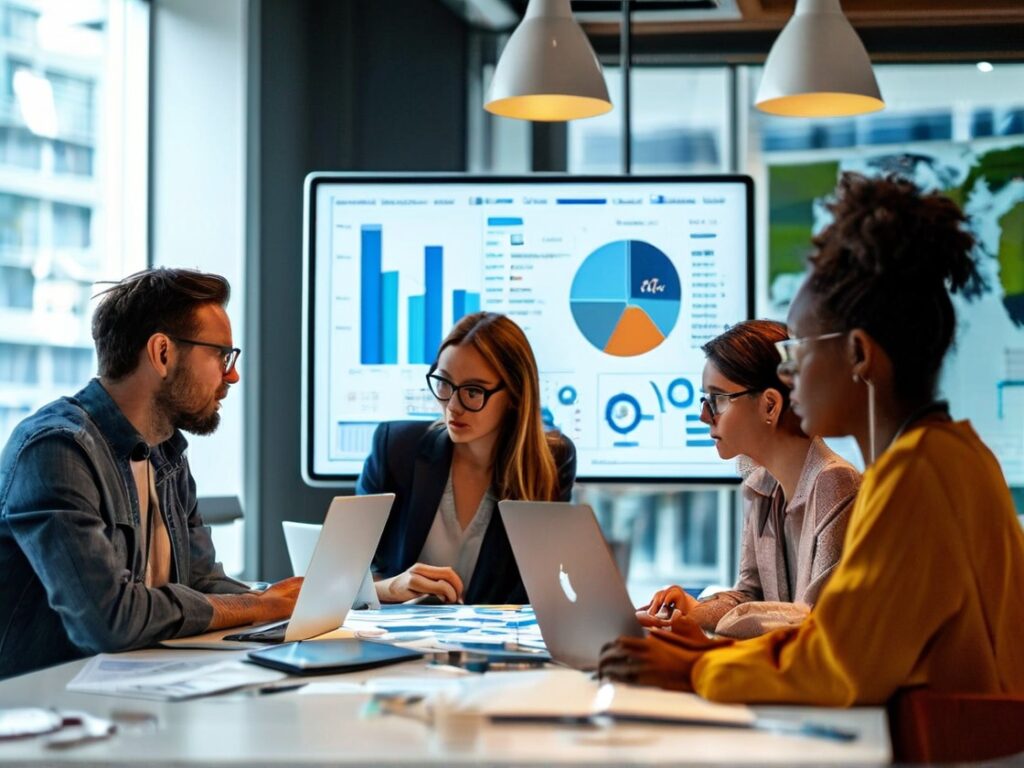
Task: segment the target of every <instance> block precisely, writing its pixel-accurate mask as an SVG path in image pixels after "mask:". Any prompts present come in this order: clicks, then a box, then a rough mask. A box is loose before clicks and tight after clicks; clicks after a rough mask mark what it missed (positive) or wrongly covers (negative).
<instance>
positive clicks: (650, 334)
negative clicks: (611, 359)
mask: <svg viewBox="0 0 1024 768" xmlns="http://www.w3.org/2000/svg"><path fill="white" fill-rule="evenodd" d="M681 298H682V288H681V285H680V282H679V273H678V272H677V271H676V269H675V267H674V266H673V265H672V261H671V260H670V259H669V258H668V256H666V255H665V253H664V252H663V251H661V250H660V249H658V248H656V247H655V246H653V245H651V244H650V243H648V242H645V241H643V240H617V241H615V242H611V243H606V244H605V245H602V246H601V247H600V248H598V249H597V250H595V251H593V252H592V253H591V254H590V255H589V256H587V258H586V259H584V261H583V263H582V264H581V265H580V267H579V269H578V270H577V271H576V276H575V277H574V278H573V283H572V288H571V290H570V295H569V304H570V308H571V310H572V315H573V319H574V320H575V321H576V326H577V328H579V330H580V333H582V334H583V337H584V338H585V339H586V340H587V341H588V342H590V344H591V345H593V346H594V347H596V348H597V349H599V350H601V351H602V352H605V353H607V354H611V355H616V356H621V357H630V356H634V355H641V354H644V353H645V352H649V351H651V350H652V349H654V348H656V347H657V346H658V345H660V344H661V342H663V341H664V340H665V339H666V338H667V337H668V335H669V334H670V333H672V330H673V329H674V328H675V324H676V321H677V320H678V319H679V310H680V307H681Z"/></svg>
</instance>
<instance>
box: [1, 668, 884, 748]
mask: <svg viewBox="0 0 1024 768" xmlns="http://www.w3.org/2000/svg"><path fill="white" fill-rule="evenodd" d="M168 653H174V654H181V656H180V658H182V659H203V658H206V657H209V656H210V654H217V655H218V657H219V658H223V657H225V656H226V655H233V656H234V655H237V656H238V657H239V658H241V656H242V655H243V654H244V652H231V653H230V654H225V652H217V651H203V650H175V651H168V650H167V649H148V650H143V651H133V652H130V653H127V654H118V658H122V657H123V658H125V659H146V658H148V656H147V655H150V656H152V655H155V654H162V655H163V656H166V655H167V654H168ZM87 661H88V660H81V661H75V662H70V663H67V664H63V665H59V666H56V667H51V668H49V669H45V670H41V671H37V672H33V673H30V674H26V675H21V676H19V677H15V678H11V679H8V680H6V681H3V682H0V708H6V707H22V706H41V707H52V708H55V709H58V710H78V711H85V712H87V713H89V714H92V715H94V716H97V717H102V718H110V719H112V720H113V721H114V722H115V723H116V724H117V731H116V732H115V733H114V734H113V735H112V736H110V737H109V738H105V739H103V740H99V741H93V742H85V743H77V744H73V745H71V746H67V747H64V748H55V747H53V746H49V745H48V741H47V737H46V736H34V737H26V738H21V739H17V740H9V741H0V763H3V764H9V763H17V764H55V763H73V764H75V765H80V766H86V765H112V764H113V765H120V764H124V765H128V764H131V765H150V766H162V765H168V766H170V765H175V766H180V765H228V764H246V765H257V766H274V765H282V766H284V765H287V766H303V765H325V764H332V765H364V764H368V765H380V766H391V765H395V766H409V765H416V766H421V765H451V764H487V765H530V764H555V763H565V764H573V765H622V764H644V765H672V764H719V765H729V764H737V765H738V764H749V763H759V764H763V763H775V764H798V763H816V764H821V763H832V764H857V765H878V764H885V763H888V762H890V760H891V749H890V743H889V735H888V727H887V722H886V715H885V711H884V709H882V708H880V707H869V708H855V709H846V710H836V709H825V708H814V707H777V706H773V707H755V708H753V709H754V712H755V714H756V716H757V717H758V718H770V719H774V720H783V721H790V722H814V723H816V724H820V725H826V726H828V725H834V726H838V727H841V728H843V729H846V730H848V731H852V732H854V733H856V738H854V739H853V740H850V741H837V740H833V739H827V738H815V737H809V736H804V735H792V734H782V733H777V732H769V731H764V730H758V729H751V728H723V727H717V726H706V725H679V724H672V725H662V724H645V723H623V722H605V723H596V724H595V723H589V724H584V725H580V724H566V723H559V722H551V723H542V724H537V723H529V724H522V723H516V724H505V723H500V724H499V723H495V722H492V721H491V720H489V719H487V718H485V717H481V716H479V715H473V713H472V711H471V709H470V710H466V709H464V708H457V709H456V708H452V707H450V706H441V705H435V706H434V707H433V708H432V709H429V710H428V709H426V708H425V707H423V706H422V702H420V703H418V704H413V705H410V706H408V707H403V706H400V707H397V708H396V707H393V706H380V705H379V701H380V700H379V697H375V696H374V695H373V694H371V693H369V692H366V691H360V690H358V689H359V688H360V686H368V685H370V684H371V683H374V682H382V681H387V682H388V685H389V686H390V687H392V688H394V687H395V685H396V684H398V687H399V688H400V687H401V683H403V682H405V681H407V682H408V684H409V686H410V689H411V690H416V689H418V687H422V686H424V685H426V686H427V687H428V688H429V687H430V686H432V685H434V684H435V683H434V682H432V681H436V680H439V679H444V678H445V676H446V675H447V674H449V673H448V672H446V671H444V670H438V669H437V668H436V667H432V668H431V667H428V665H427V663H426V661H425V660H416V661H409V662H405V663H402V664H400V665H394V666H389V667H384V668H378V669H374V670H364V671H359V672H353V673H348V674H344V675H326V676H317V677H315V678H310V677H305V678H296V677H290V678H285V679H284V680H282V681H277V682H275V683H274V685H273V686H272V687H275V688H276V687H281V688H282V689H281V690H280V691H275V692H273V693H266V692H263V693H261V692H260V690H259V689H258V688H255V689H254V688H249V689H241V690H236V691H229V692H225V693H221V694H217V695H210V696H205V697H201V698H195V699H190V700H186V701H149V700H142V699H136V698H119V697H115V696H105V695H96V694H87V693H77V692H71V691H68V690H66V685H67V683H68V682H69V681H70V680H71V679H72V678H74V677H75V676H76V674H78V673H79V671H80V670H81V669H82V667H83V665H85V664H86V663H87ZM463 674H466V675H469V674H471V673H463ZM504 674H505V675H513V674H518V673H516V672H506V673H504ZM531 674H537V673H536V672H534V673H531ZM558 674H561V675H567V674H571V675H579V676H581V679H582V678H583V676H584V675H585V673H583V672H566V671H559V673H558ZM562 679H565V678H562ZM292 683H294V684H296V685H297V684H299V683H306V685H304V686H303V687H299V688H285V687H284V686H290V685H291V684H292ZM265 688H266V687H265ZM389 701H393V700H389ZM410 701H411V699H410ZM424 713H427V714H424Z"/></svg>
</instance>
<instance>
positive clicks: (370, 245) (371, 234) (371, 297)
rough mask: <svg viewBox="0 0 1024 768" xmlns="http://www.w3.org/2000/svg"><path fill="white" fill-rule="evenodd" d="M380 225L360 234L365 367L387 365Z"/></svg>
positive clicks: (361, 354)
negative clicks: (381, 317) (382, 298)
mask: <svg viewBox="0 0 1024 768" xmlns="http://www.w3.org/2000/svg"><path fill="white" fill-rule="evenodd" d="M381 234H382V233H381V227H380V224H364V225H363V226H362V227H361V230H360V267H359V273H360V279H359V282H360V288H361V293H362V297H361V299H362V301H361V307H360V314H359V328H360V333H361V336H360V345H359V357H360V360H361V361H362V363H363V365H379V364H380V363H382V362H384V360H383V357H384V356H383V349H382V347H381V323H380V311H381V306H380V305H381V276H380V251H381Z"/></svg>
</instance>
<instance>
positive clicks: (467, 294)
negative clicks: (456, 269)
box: [452, 290, 480, 325]
mask: <svg viewBox="0 0 1024 768" xmlns="http://www.w3.org/2000/svg"><path fill="white" fill-rule="evenodd" d="M479 311H480V294H479V293H474V292H473V291H461V290H454V291H452V324H453V325H454V324H455V323H457V322H459V320H461V319H462V318H464V317H465V316H466V315H471V314H473V313H474V312H479Z"/></svg>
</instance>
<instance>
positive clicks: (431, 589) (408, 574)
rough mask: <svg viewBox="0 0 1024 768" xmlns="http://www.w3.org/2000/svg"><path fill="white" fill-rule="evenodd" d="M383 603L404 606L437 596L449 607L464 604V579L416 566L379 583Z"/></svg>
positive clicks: (432, 567) (433, 567) (442, 568)
mask: <svg viewBox="0 0 1024 768" xmlns="http://www.w3.org/2000/svg"><path fill="white" fill-rule="evenodd" d="M376 586H377V596H378V597H379V598H380V601H381V602H382V603H404V602H405V601H406V600H411V599H412V598H414V597H417V596H418V595H437V596H438V597H439V598H441V600H443V601H444V602H446V603H458V602H462V579H460V578H459V574H457V573H456V572H455V571H454V570H452V569H451V568H448V567H445V566H436V565H426V564H425V563H416V564H415V565H412V566H410V567H409V569H408V570H407V571H403V572H402V573H400V574H398V575H397V576H392V577H391V578H389V579H381V580H380V581H378V582H377V584H376Z"/></svg>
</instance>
